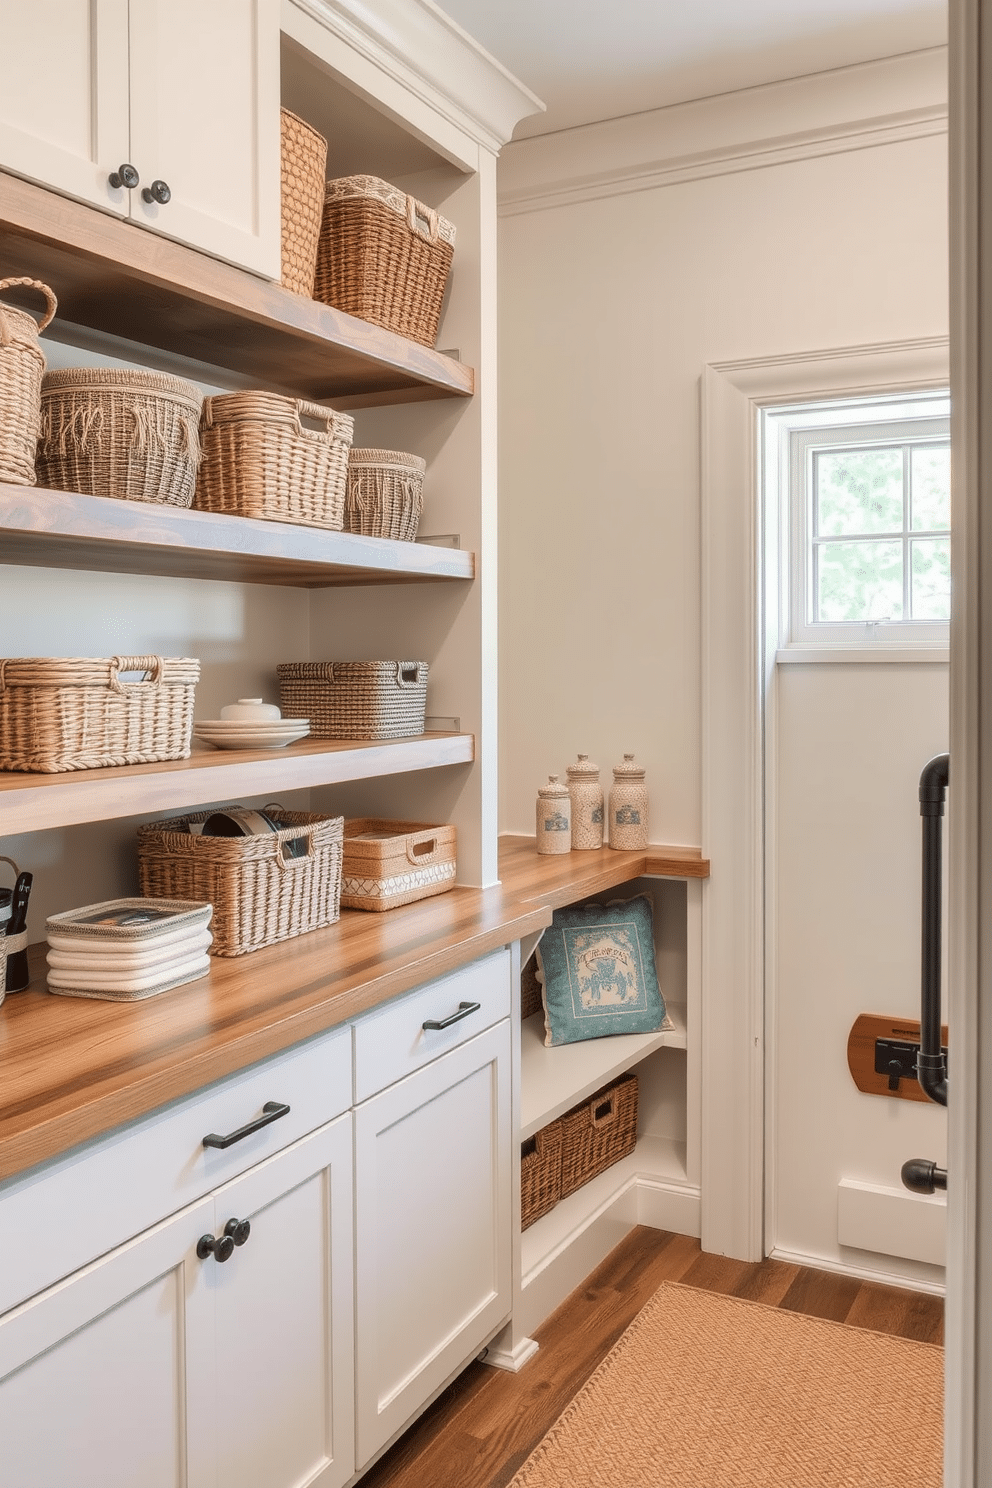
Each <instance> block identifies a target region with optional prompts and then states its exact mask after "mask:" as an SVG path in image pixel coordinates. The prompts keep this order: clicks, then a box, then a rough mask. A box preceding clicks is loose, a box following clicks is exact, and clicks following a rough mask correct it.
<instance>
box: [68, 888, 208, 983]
mask: <svg viewBox="0 0 992 1488" xmlns="http://www.w3.org/2000/svg"><path fill="white" fill-rule="evenodd" d="M212 915H213V905H212V904H203V903H198V902H193V901H190V900H180V899H109V900H107V901H106V902H105V903H103V904H87V905H85V906H84V907H83V908H82V909H70V910H67V911H66V912H65V913H63V914H55V915H49V917H48V919H47V921H46V928H47V931H48V990H49V991H50V992H56V993H58V994H59V996H61V997H96V998H100V999H103V1000H106V1001H108V1002H138V1001H139V1000H140V999H142V998H144V997H154V996H155V994H156V993H157V992H166V991H168V989H169V988H170V987H179V986H182V985H183V983H184V982H193V981H196V980H197V978H199V977H202V976H206V974H207V972H208V971H209V970H210V957H209V955H208V954H207V953H208V951H209V949H210V943H211V941H212V940H213V936H212V935H211V933H210V929H209V925H210V919H211V916H212Z"/></svg>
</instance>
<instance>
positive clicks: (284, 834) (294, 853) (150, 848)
mask: <svg viewBox="0 0 992 1488" xmlns="http://www.w3.org/2000/svg"><path fill="white" fill-rule="evenodd" d="M212 814H213V813H212V812H210V811H200V812H194V813H192V814H191V815H189V816H184V817H179V818H177V819H176V820H174V821H162V822H149V823H147V824H146V825H144V826H140V827H139V828H138V881H139V883H140V885H141V892H142V894H144V895H147V896H148V897H149V898H152V899H197V900H207V901H209V903H211V904H212V905H213V907H214V917H213V922H212V925H211V929H212V930H213V936H214V938H213V944H212V945H211V947H210V954H211V955H212V956H242V955H244V954H245V952H247V951H257V950H260V949H261V948H262V946H267V945H275V944H276V942H277V941H281V940H289V939H291V938H292V937H293V936H295V935H305V934H306V933H307V932H308V931H310V930H319V929H320V928H321V927H322V926H324V925H332V924H333V923H334V922H335V920H337V919H338V918H339V916H340V900H341V833H342V829H343V826H344V822H343V820H342V818H341V817H340V816H337V817H328V816H318V815H316V814H314V813H313V812H303V811H284V810H282V809H281V808H280V810H279V819H280V821H282V822H284V823H286V825H285V826H284V827H282V828H281V829H280V830H279V831H278V832H266V833H264V834H262V835H259V836H253V837H204V836H203V835H202V834H199V833H197V834H194V833H191V832H190V831H189V826H190V824H191V823H193V824H199V823H202V822H204V821H206V819H207V817H209V816H211V815H212ZM301 841H302V842H303V843H304V844H305V847H304V850H303V851H298V850H294V848H292V847H290V844H298V843H300V842H301Z"/></svg>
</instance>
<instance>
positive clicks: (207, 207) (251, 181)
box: [32, 0, 280, 279]
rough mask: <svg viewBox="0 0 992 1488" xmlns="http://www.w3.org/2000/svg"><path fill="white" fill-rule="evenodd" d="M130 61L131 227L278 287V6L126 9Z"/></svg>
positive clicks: (158, 2)
mask: <svg viewBox="0 0 992 1488" xmlns="http://www.w3.org/2000/svg"><path fill="white" fill-rule="evenodd" d="M32 3H33V0H32ZM130 61H131V159H132V162H133V164H134V165H135V166H136V168H137V169H138V171H139V172H140V175H141V185H140V187H139V188H138V189H137V190H136V191H134V192H132V193H131V216H132V219H133V221H135V222H136V223H139V224H141V225H142V226H145V227H150V228H153V229H154V230H155V231H156V232H161V233H165V234H167V235H168V236H169V237H173V238H179V239H181V240H182V241H183V242H185V243H189V244H191V245H192V246H193V247H195V248H202V249H204V250H205V251H206V252H207V253H212V254H214V255H215V256H217V257H218V258H224V259H227V260H228V261H229V262H231V263H234V264H237V265H239V266H240V267H242V268H246V269H251V270H253V271H255V272H256V273H259V274H263V275H266V276H267V277H269V278H272V279H278V278H279V271H280V226H279V213H280V203H279V0H209V3H204V0H130ZM158 182H164V183H165V185H166V186H167V188H168V190H169V193H170V197H169V200H168V201H166V202H164V203H162V202H159V201H156V200H153V201H151V202H148V201H146V200H145V199H144V195H143V192H144V191H145V190H151V191H156V190H158V189H159V188H158V187H157V186H156V183H158Z"/></svg>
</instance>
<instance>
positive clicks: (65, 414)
mask: <svg viewBox="0 0 992 1488" xmlns="http://www.w3.org/2000/svg"><path fill="white" fill-rule="evenodd" d="M201 402H202V394H201V392H200V389H199V388H198V387H195V386H194V384H193V383H191V382H187V381H186V380H185V378H182V377H173V376H172V375H171V374H169V373H167V372H144V371H132V370H130V369H122V368H117V367H99V368H96V367H77V368H70V369H68V370H66V371H62V372H46V373H45V376H44V378H43V379H42V384H41V436H40V439H39V442H38V458H37V462H36V468H37V472H38V480H39V482H40V483H41V484H42V485H43V486H48V487H49V488H50V489H52V490H55V491H81V492H82V493H83V494H84V495H86V496H114V497H118V498H120V499H122V500H125V501H153V502H157V503H159V504H161V505H163V506H181V507H186V506H189V504H190V502H191V501H192V500H193V487H194V485H195V484H196V469H197V466H198V465H199V463H200V433H199V430H200V404H201Z"/></svg>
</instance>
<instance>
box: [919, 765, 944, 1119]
mask: <svg viewBox="0 0 992 1488" xmlns="http://www.w3.org/2000/svg"><path fill="white" fill-rule="evenodd" d="M949 767H950V755H948V754H935V755H934V757H933V759H932V760H928V762H927V763H926V764H925V765H924V767H923V773H922V774H921V776H920V816H921V817H922V818H923V898H922V935H921V966H920V1052H919V1054H918V1055H917V1059H916V1071H917V1079H918V1080H919V1082H920V1089H921V1090H922V1091H923V1093H924V1094H925V1095H928V1096H929V1097H930V1099H931V1100H932V1101H935V1102H936V1103H937V1105H939V1106H946V1105H947V1065H946V1063H945V1060H944V1054H943V1051H942V1049H941V1042H940V945H941V877H942V873H943V867H942V862H941V853H942V842H941V839H942V834H943V823H942V821H941V818H942V817H943V815H944V798H945V796H946V794H947V783H948V777H949V773H950V769H949Z"/></svg>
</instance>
